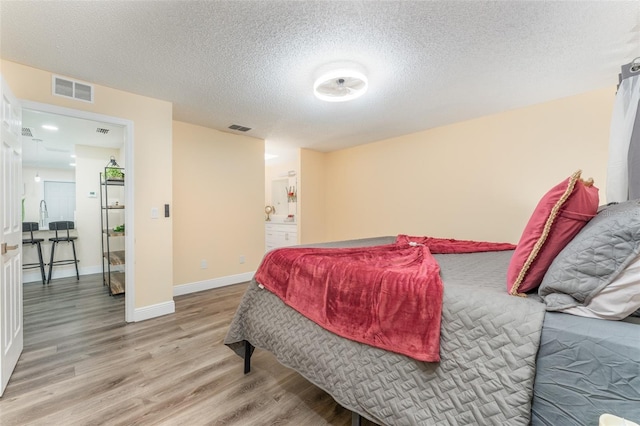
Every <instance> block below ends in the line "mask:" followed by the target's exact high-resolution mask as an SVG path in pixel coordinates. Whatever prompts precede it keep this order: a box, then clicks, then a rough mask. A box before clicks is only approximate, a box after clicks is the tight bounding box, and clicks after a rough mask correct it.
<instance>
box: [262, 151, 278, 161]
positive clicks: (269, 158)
mask: <svg viewBox="0 0 640 426" xmlns="http://www.w3.org/2000/svg"><path fill="white" fill-rule="evenodd" d="M274 158H278V156H277V155H275V154H267V153H266V152H265V153H264V159H265V161H266V160H272V159H274Z"/></svg>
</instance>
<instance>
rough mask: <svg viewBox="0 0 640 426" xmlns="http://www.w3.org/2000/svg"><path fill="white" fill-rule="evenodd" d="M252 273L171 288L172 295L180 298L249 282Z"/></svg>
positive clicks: (253, 273)
mask: <svg viewBox="0 0 640 426" xmlns="http://www.w3.org/2000/svg"><path fill="white" fill-rule="evenodd" d="M255 273H256V272H255V271H253V272H245V273H244V274H236V275H227V276H226V277H220V278H213V279H210V280H205V281H197V282H195V283H188V284H180V285H176V286H173V295H174V296H182V295H184V294H189V293H195V292H197V291H203V290H211V289H212V288H218V287H225V286H228V285H233V284H239V283H244V282H247V281H251V279H252V278H253V276H254V275H255Z"/></svg>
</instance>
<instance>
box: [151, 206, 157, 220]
mask: <svg viewBox="0 0 640 426" xmlns="http://www.w3.org/2000/svg"><path fill="white" fill-rule="evenodd" d="M157 218H158V208H157V207H153V208H151V219H157Z"/></svg>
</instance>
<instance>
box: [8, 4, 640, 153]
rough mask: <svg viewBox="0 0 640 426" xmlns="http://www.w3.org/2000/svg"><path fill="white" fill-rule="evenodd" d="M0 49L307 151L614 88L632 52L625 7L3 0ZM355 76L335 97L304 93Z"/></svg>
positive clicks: (638, 19)
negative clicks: (362, 90)
mask: <svg viewBox="0 0 640 426" xmlns="http://www.w3.org/2000/svg"><path fill="white" fill-rule="evenodd" d="M0 13H1V22H0V24H1V29H0V31H1V32H0V35H1V37H2V38H1V45H0V52H1V54H2V57H3V58H4V59H8V60H11V61H15V62H18V63H22V64H26V65H30V66H33V67H36V68H41V69H45V70H49V71H52V72H54V73H57V74H61V75H64V76H68V77H72V78H77V79H80V80H85V81H88V82H93V83H97V84H101V85H104V86H109V87H113V88H117V89H121V90H125V91H129V92H133V93H138V94H141V95H145V96H150V97H154V98H158V99H163V100H167V101H171V102H173V115H174V119H176V120H181V121H186V122H190V123H195V124H199V125H203V126H207V127H212V128H216V129H220V130H227V127H228V126H229V125H231V124H240V125H243V126H247V127H251V128H252V130H250V131H249V132H248V133H247V134H248V135H250V136H254V137H258V138H263V139H265V140H267V142H268V144H271V145H272V146H301V147H307V148H312V149H316V150H320V151H331V150H335V149H338V148H343V147H347V146H353V145H357V144H362V143H367V142H372V141H376V140H381V139H385V138H389V137H393V136H397V135H402V134H408V133H413V132H416V131H420V130H424V129H429V128H433V127H437V126H442V125H445V124H449V123H452V122H457V121H461V120H466V119H470V118H474V117H479V116H483V115H487V114H492V113H496V112H500V111H504V110H509V109H513V108H518V107H522V106H526V105H531V104H535V103H539V102H544V101H547V100H550V99H556V98H560V97H565V96H570V95H573V94H577V93H581V92H586V91H589V90H595V89H599V88H604V87H609V86H610V87H613V86H614V85H615V83H616V82H617V73H618V72H619V68H620V65H622V64H623V63H625V62H629V61H630V60H631V59H633V58H634V57H635V56H640V2H638V1H601V2H598V1H591V2H581V1H566V2H551V1H546V2H545V1H532V2H529V1H510V2H508V1H497V2H493V1H491V2H489V1H469V2H461V1H460V2H455V1H385V2H383V1H364V2H363V1H186V2H185V1H97V2H84V1H81V2H73V1H42V2H40V1H38V2H36V1H24V0H23V1H8V0H2V1H1V2H0ZM338 65H352V66H353V67H356V68H358V69H360V70H362V71H364V72H365V74H366V75H367V77H368V79H369V91H368V92H367V93H366V94H365V95H364V96H363V97H361V98H359V99H357V100H354V101H351V102H347V103H326V102H323V101H320V100H318V99H316V98H315V97H314V96H313V93H312V86H313V82H314V80H315V78H316V77H317V76H318V75H319V73H321V72H322V71H324V70H326V69H329V68H331V67H332V66H338Z"/></svg>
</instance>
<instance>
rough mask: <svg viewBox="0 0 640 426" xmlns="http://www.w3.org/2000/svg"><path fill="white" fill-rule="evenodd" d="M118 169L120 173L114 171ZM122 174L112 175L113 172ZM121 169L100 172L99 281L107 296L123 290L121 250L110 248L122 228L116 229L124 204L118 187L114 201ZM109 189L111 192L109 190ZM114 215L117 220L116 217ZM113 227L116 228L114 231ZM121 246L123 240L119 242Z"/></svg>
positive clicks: (121, 182)
mask: <svg viewBox="0 0 640 426" xmlns="http://www.w3.org/2000/svg"><path fill="white" fill-rule="evenodd" d="M114 171H119V172H120V173H117V172H114ZM114 174H116V175H118V174H119V175H121V176H122V177H113V175H114ZM124 184H125V181H124V168H122V167H112V166H107V167H105V168H104V173H100V207H101V210H102V211H101V214H100V226H101V228H102V282H103V284H104V285H105V286H107V287H108V289H109V293H110V294H111V295H116V294H124V290H125V274H124V264H125V251H124V250H123V249H122V250H121V249H116V250H114V249H113V246H114V239H115V238H124V236H125V232H126V230H124V229H122V230H120V229H117V227H119V226H120V225H122V226H124V209H125V206H124V204H122V203H121V199H122V197H123V196H124V191H123V190H119V191H118V192H117V193H116V194H117V195H118V201H114V196H113V195H114V190H115V188H116V187H122V188H123V189H124ZM109 188H111V194H110V192H109V191H110V189H109ZM116 218H117V219H118V220H116ZM116 229H117V230H116ZM120 245H121V246H123V247H124V241H123V242H122V243H121V244H120Z"/></svg>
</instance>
